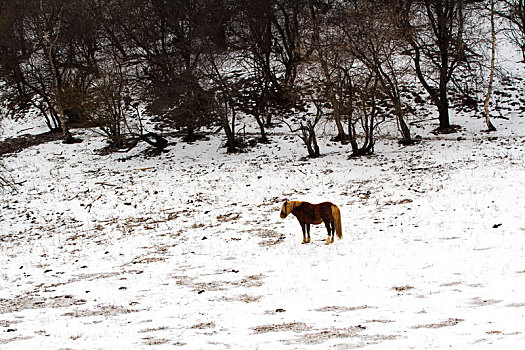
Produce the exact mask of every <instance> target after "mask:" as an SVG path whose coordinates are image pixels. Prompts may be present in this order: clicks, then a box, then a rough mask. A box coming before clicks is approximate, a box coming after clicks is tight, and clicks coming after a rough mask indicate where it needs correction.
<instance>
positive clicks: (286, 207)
mask: <svg viewBox="0 0 525 350" xmlns="http://www.w3.org/2000/svg"><path fill="white" fill-rule="evenodd" d="M292 210H293V206H292V204H291V203H288V200H286V201H285V202H284V204H283V207H282V209H281V218H283V219H284V218H285V217H287V216H288V214H290V213H291V212H292Z"/></svg>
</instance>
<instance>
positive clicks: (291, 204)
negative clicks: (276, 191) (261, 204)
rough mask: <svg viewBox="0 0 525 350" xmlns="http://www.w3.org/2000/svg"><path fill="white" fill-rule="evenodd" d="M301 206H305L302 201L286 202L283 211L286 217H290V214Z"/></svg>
mask: <svg viewBox="0 0 525 350" xmlns="http://www.w3.org/2000/svg"><path fill="white" fill-rule="evenodd" d="M301 204H303V202H302V201H286V202H284V204H283V211H284V212H285V214H286V215H290V213H291V212H292V211H293V210H294V209H295V208H297V207H298V206H300V205H301Z"/></svg>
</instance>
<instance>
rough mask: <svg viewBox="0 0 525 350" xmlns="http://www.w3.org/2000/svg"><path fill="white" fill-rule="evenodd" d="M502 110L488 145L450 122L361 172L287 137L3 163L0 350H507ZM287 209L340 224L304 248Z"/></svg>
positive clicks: (514, 333)
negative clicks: (300, 203)
mask: <svg viewBox="0 0 525 350" xmlns="http://www.w3.org/2000/svg"><path fill="white" fill-rule="evenodd" d="M518 81H519V80H518ZM509 91H511V95H512V96H511V98H510V100H512V101H516V102H518V104H517V105H512V104H511V103H507V102H508V101H507V102H504V101H503V102H501V105H500V106H503V107H504V108H503V109H502V110H501V113H500V114H502V115H503V116H505V118H506V119H501V118H500V119H495V120H494V123H495V125H496V127H497V128H498V131H497V132H495V133H490V134H488V133H484V132H482V130H483V129H484V124H483V120H482V119H478V118H475V117H473V116H472V115H465V114H461V113H457V114H453V115H452V122H453V123H454V124H460V125H461V126H462V127H463V129H462V130H461V131H460V132H458V133H456V134H450V135H434V134H432V133H430V130H432V129H433V128H435V127H436V121H435V120H430V121H426V122H420V123H418V124H416V125H413V126H412V127H413V132H414V133H417V134H420V135H421V136H422V141H421V142H419V143H417V144H416V145H414V146H408V147H404V146H400V145H399V144H398V143H397V141H396V140H395V137H386V136H383V137H382V138H381V139H379V141H378V144H377V146H376V148H375V155H373V156H371V157H365V158H359V159H350V158H349V157H348V155H349V148H348V146H344V147H343V146H340V145H339V144H337V143H334V142H330V141H329V138H330V135H329V134H328V133H327V134H326V135H324V136H322V137H320V146H321V152H322V153H323V156H322V157H321V158H319V159H315V160H310V159H305V158H303V157H304V156H305V154H306V151H305V149H304V147H303V146H302V145H301V143H300V141H299V139H298V138H297V137H295V136H294V135H292V134H290V133H287V132H285V131H286V130H285V129H276V130H272V131H271V132H273V135H272V140H273V142H272V143H271V144H270V145H262V146H257V147H256V148H254V149H251V150H249V151H247V152H246V153H241V154H235V155H228V154H225V151H224V149H223V148H221V143H222V141H223V140H222V137H221V135H211V136H210V139H209V140H208V141H199V142H197V143H195V144H193V145H188V144H185V143H183V142H180V140H178V139H170V141H171V142H173V143H172V144H171V145H170V146H169V147H168V151H167V152H165V153H163V154H161V155H160V156H158V157H147V156H146V155H145V152H144V151H145V150H146V149H147V146H146V145H140V146H139V147H137V148H135V149H133V150H132V151H130V152H129V153H114V154H111V155H108V156H101V155H98V154H97V153H96V151H97V150H99V149H100V148H102V147H103V146H104V141H103V140H102V138H101V137H99V136H97V135H96V134H95V133H92V132H91V131H86V130H74V133H75V135H77V136H79V137H80V138H82V139H83V142H82V143H80V144H76V145H63V144H62V143H60V142H50V143H46V144H42V145H39V146H34V147H30V148H28V149H25V150H23V151H21V152H19V153H16V154H11V155H6V156H4V157H3V158H2V160H3V162H4V164H5V165H6V166H7V167H8V168H9V169H10V170H11V175H12V176H13V177H14V179H15V181H16V182H18V183H19V186H18V192H8V191H4V192H3V193H2V194H1V195H0V218H1V220H0V348H2V349H117V348H118V349H126V348H127V349H131V348H132V349H150V348H159V349H161V348H166V349H173V348H180V349H320V348H321V349H353V348H365V349H445V348H453V349H521V348H523V347H524V346H525V322H524V321H525V220H524V218H523V214H524V209H525V197H524V195H525V191H524V189H525V117H524V116H523V115H522V112H523V111H522V110H521V109H520V108H521V107H520V106H523V103H520V100H523V99H525V95H523V89H521V87H520V88H514V89H513V90H509ZM10 131H12V130H11V129H9V127H5V128H4V132H5V133H8V132H10ZM24 132H28V131H24ZM29 132H31V131H29ZM15 134H16V132H15ZM285 199H290V200H292V199H293V200H306V201H309V202H313V203H316V202H320V201H325V200H329V201H332V202H334V203H335V204H337V205H338V206H339V207H340V209H341V213H342V218H343V236H344V237H343V239H342V240H336V241H335V242H334V243H333V244H331V245H328V246H325V245H324V241H325V238H326V231H325V229H324V226H322V225H321V226H313V227H312V242H311V243H310V244H304V245H303V244H301V241H302V236H301V229H300V226H299V224H298V223H297V221H296V220H295V218H293V217H292V216H290V217H288V218H287V219H285V220H282V219H281V218H280V217H279V211H280V208H281V205H282V203H283V202H284V200H285Z"/></svg>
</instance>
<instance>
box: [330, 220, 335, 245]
mask: <svg viewBox="0 0 525 350" xmlns="http://www.w3.org/2000/svg"><path fill="white" fill-rule="evenodd" d="M331 226H332V238H331V239H330V243H334V233H335V221H332V223H331Z"/></svg>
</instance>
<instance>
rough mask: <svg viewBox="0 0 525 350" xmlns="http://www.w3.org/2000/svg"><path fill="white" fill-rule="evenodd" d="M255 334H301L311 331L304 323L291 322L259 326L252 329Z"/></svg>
mask: <svg viewBox="0 0 525 350" xmlns="http://www.w3.org/2000/svg"><path fill="white" fill-rule="evenodd" d="M252 329H253V331H254V333H255V334H263V333H269V332H296V333H301V332H304V331H307V330H309V329H311V327H310V326H308V325H307V324H306V323H304V322H290V323H280V324H269V325H265V326H257V327H255V328H252Z"/></svg>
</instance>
